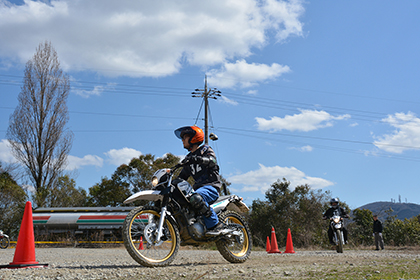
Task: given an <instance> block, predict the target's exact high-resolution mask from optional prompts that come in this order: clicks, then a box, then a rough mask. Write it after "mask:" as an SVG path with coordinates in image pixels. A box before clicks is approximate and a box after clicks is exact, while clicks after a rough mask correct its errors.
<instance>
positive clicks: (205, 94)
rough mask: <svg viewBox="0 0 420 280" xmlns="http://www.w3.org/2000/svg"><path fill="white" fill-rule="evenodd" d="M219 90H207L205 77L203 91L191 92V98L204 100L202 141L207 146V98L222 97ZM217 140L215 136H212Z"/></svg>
mask: <svg viewBox="0 0 420 280" xmlns="http://www.w3.org/2000/svg"><path fill="white" fill-rule="evenodd" d="M220 93H221V92H220V90H217V89H216V88H207V75H206V76H205V82H204V90H203V89H196V90H195V91H194V92H192V93H191V94H192V97H202V98H204V140H205V144H209V98H212V99H217V97H220V96H222V95H221V94H220ZM214 137H215V139H212V140H217V136H214Z"/></svg>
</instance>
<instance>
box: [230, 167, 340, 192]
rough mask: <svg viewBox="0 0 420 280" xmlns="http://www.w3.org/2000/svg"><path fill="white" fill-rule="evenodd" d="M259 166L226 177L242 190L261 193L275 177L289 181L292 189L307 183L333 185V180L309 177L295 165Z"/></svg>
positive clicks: (316, 187) (319, 187) (317, 187)
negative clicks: (256, 168)
mask: <svg viewBox="0 0 420 280" xmlns="http://www.w3.org/2000/svg"><path fill="white" fill-rule="evenodd" d="M259 166H260V168H259V169H258V170H253V171H249V172H247V173H244V174H240V175H235V176H231V177H229V178H228V181H229V182H232V183H233V184H240V185H241V186H242V189H241V191H243V192H246V191H261V192H262V193H264V192H266V191H267V190H268V189H269V188H270V186H271V184H273V183H275V182H276V181H277V179H280V180H282V179H283V178H286V180H288V181H290V187H291V188H293V189H294V188H295V187H297V186H300V185H305V184H308V185H309V186H310V187H311V188H312V189H321V188H325V187H328V186H332V185H334V183H333V182H331V181H328V180H326V179H322V178H318V177H309V176H307V175H306V174H305V173H304V172H302V171H300V170H298V169H297V168H295V167H280V166H272V167H266V166H264V165H262V164H259ZM236 188H237V187H236Z"/></svg>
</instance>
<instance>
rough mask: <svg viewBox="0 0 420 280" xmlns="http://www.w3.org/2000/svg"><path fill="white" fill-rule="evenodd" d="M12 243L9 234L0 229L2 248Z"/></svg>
mask: <svg viewBox="0 0 420 280" xmlns="http://www.w3.org/2000/svg"><path fill="white" fill-rule="evenodd" d="M9 245H10V240H9V236H8V235H7V234H4V233H3V231H2V230H0V248H2V249H6V248H7V247H9Z"/></svg>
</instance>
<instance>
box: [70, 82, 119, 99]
mask: <svg viewBox="0 0 420 280" xmlns="http://www.w3.org/2000/svg"><path fill="white" fill-rule="evenodd" d="M115 85H116V84H115V83H109V84H107V85H106V86H95V87H94V88H93V89H92V90H85V89H80V88H77V85H76V87H75V88H74V89H73V92H74V93H76V94H77V95H80V96H81V97H84V98H89V97H91V96H100V95H101V94H102V92H104V91H107V90H114V88H115Z"/></svg>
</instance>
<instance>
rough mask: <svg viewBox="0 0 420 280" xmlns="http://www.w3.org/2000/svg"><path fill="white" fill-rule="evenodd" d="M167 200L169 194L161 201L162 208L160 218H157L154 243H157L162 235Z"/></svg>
mask: <svg viewBox="0 0 420 280" xmlns="http://www.w3.org/2000/svg"><path fill="white" fill-rule="evenodd" d="M168 202H169V196H168V195H165V196H164V197H163V201H162V208H161V212H160V218H159V224H158V228H157V234H156V239H155V243H159V242H160V239H161V238H162V236H163V223H164V222H165V218H166V210H167V209H168Z"/></svg>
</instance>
